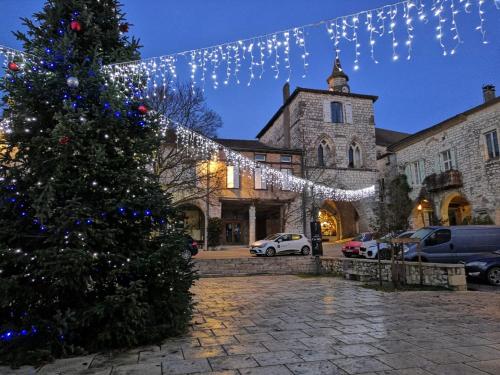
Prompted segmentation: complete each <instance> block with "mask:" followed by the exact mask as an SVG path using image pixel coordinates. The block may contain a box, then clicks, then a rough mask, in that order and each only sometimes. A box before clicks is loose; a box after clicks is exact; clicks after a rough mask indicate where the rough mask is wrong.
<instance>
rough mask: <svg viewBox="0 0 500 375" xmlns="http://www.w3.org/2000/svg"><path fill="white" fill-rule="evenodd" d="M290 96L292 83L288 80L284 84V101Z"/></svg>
mask: <svg viewBox="0 0 500 375" xmlns="http://www.w3.org/2000/svg"><path fill="white" fill-rule="evenodd" d="M289 97H290V84H289V83H288V82H287V83H285V84H284V85H283V103H285V102H286V101H287V100H288V98H289Z"/></svg>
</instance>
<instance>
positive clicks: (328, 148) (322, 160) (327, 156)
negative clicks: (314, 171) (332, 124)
mask: <svg viewBox="0 0 500 375" xmlns="http://www.w3.org/2000/svg"><path fill="white" fill-rule="evenodd" d="M315 145H316V158H317V165H318V166H320V167H331V166H333V165H334V164H335V146H334V143H333V141H332V139H331V138H330V137H329V136H327V135H326V134H322V135H320V136H319V137H318V139H317V141H316V143H315Z"/></svg>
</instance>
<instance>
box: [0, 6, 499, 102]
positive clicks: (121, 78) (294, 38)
mask: <svg viewBox="0 0 500 375" xmlns="http://www.w3.org/2000/svg"><path fill="white" fill-rule="evenodd" d="M488 1H492V2H493V4H494V5H495V6H496V9H500V1H499V0H405V1H400V2H396V3H393V4H387V5H384V6H381V7H378V8H374V9H369V10H364V11H360V12H358V13H353V14H350V15H345V16H339V17H336V18H332V19H328V20H322V21H319V22H315V23H311V24H307V25H303V26H299V27H293V28H290V29H287V30H282V31H277V32H273V33H269V34H264V35H260V36H255V37H251V38H247V39H241V40H237V41H233V42H226V43H223V44H219V45H214V46H210V47H205V48H200V49H193V50H189V51H183V52H178V53H173V54H170V55H164V56H159V57H151V58H147V59H143V60H136V61H128V62H121V63H116V64H110V65H105V66H103V69H104V70H105V71H106V72H107V73H108V77H109V81H108V84H118V85H119V86H120V87H121V89H122V90H123V91H124V93H125V94H126V95H127V96H128V97H130V98H131V97H136V98H139V99H144V98H148V89H150V88H158V87H159V86H163V87H166V85H167V84H168V83H172V82H173V81H175V80H176V79H177V77H178V74H179V72H182V73H183V74H184V72H186V73H187V75H188V76H189V78H190V81H191V87H192V88H193V90H194V88H195V87H196V86H197V85H199V86H201V87H202V89H204V88H205V86H206V85H207V84H208V85H211V86H212V88H213V89H217V88H219V87H220V86H221V84H222V85H223V86H227V85H230V84H231V83H236V84H239V83H240V82H241V81H243V82H244V83H246V84H247V85H248V86H249V85H251V84H252V82H253V81H254V80H255V79H257V78H258V79H261V78H262V77H263V75H264V73H265V72H266V71H268V72H270V73H272V74H273V77H274V78H275V79H279V78H280V77H281V76H282V73H284V75H285V79H286V80H287V81H289V80H290V78H291V72H292V60H293V56H295V55H298V56H300V65H301V67H300V68H296V69H293V70H294V71H297V72H300V71H302V76H303V77H305V75H306V74H307V70H308V66H309V62H308V60H309V51H308V49H307V41H306V37H307V35H308V34H309V31H310V30H311V29H313V28H317V27H319V26H323V27H324V26H326V28H325V29H326V32H327V35H328V37H329V38H330V39H331V40H332V42H333V46H334V50H335V54H336V57H340V53H341V51H342V50H345V49H347V48H351V49H352V53H353V54H354V59H353V62H352V63H353V69H354V70H358V69H360V57H361V50H362V47H363V46H364V45H367V46H368V48H369V53H370V56H371V59H372V60H373V61H374V62H375V63H377V62H378V59H377V58H376V57H375V47H376V45H378V43H377V41H378V39H381V38H382V37H384V36H386V37H387V36H388V39H389V40H390V42H389V43H391V48H392V60H394V61H397V60H399V54H400V53H401V52H402V51H400V50H399V48H400V42H399V40H398V39H400V40H403V39H404V44H405V46H406V52H405V55H406V58H407V59H411V56H412V49H413V43H414V37H415V22H414V20H413V17H415V18H416V19H417V20H418V21H420V22H423V23H427V22H429V21H434V22H435V26H434V29H435V38H436V40H437V42H438V43H439V45H440V47H441V49H442V53H443V55H445V56H446V55H448V54H450V55H453V54H455V52H456V50H457V48H458V46H459V45H460V44H461V43H463V41H462V39H461V37H460V34H459V31H458V25H457V15H458V14H459V13H461V12H463V13H465V14H472V15H474V14H477V16H476V17H477V26H476V28H475V29H476V30H477V31H478V32H479V33H480V35H481V39H482V42H483V43H485V44H486V43H488V41H487V38H486V28H485V27H486V25H485V23H486V8H485V5H486V3H487V2H488ZM415 12H416V14H414V13H415ZM427 13H429V14H430V15H429V16H428V14H427ZM363 24H364V26H365V27H363ZM447 34H449V35H447ZM292 50H294V51H292ZM292 52H294V53H292ZM349 54H350V55H351V56H352V54H351V53H349ZM2 56H3V57H4V60H5V61H4V65H6V63H7V62H8V61H16V62H19V63H20V64H21V67H22V65H23V62H24V61H23V60H26V59H31V60H34V58H33V57H32V56H29V55H27V54H25V53H23V52H21V51H18V50H15V49H12V48H8V47H4V46H1V45H0V57H2ZM31 63H34V61H31ZM344 64H345V61H344ZM168 81H170V82H168ZM153 95H156V94H155V93H153Z"/></svg>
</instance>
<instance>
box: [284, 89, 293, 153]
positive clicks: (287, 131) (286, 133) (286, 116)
mask: <svg viewBox="0 0 500 375" xmlns="http://www.w3.org/2000/svg"><path fill="white" fill-rule="evenodd" d="M288 98H290V84H289V83H288V82H287V83H285V84H284V85H283V105H285V104H284V103H286V101H287V100H288ZM283 140H284V147H285V148H290V146H291V142H290V107H289V106H288V105H285V108H284V109H283Z"/></svg>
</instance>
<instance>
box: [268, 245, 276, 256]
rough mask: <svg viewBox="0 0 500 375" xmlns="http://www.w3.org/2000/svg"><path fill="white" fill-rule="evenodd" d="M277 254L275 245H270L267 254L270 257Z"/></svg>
mask: <svg viewBox="0 0 500 375" xmlns="http://www.w3.org/2000/svg"><path fill="white" fill-rule="evenodd" d="M275 255H276V250H275V249H274V247H269V248H268V249H267V250H266V256H268V257H273V256H275Z"/></svg>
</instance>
